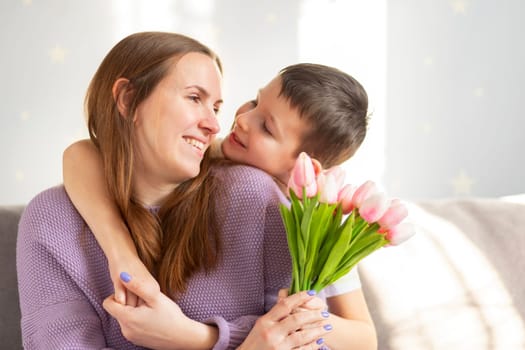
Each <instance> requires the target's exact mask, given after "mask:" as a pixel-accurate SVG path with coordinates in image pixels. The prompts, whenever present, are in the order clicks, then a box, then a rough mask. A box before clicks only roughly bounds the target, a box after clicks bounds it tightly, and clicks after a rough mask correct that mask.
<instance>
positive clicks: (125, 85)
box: [111, 78, 133, 118]
mask: <svg viewBox="0 0 525 350" xmlns="http://www.w3.org/2000/svg"><path fill="white" fill-rule="evenodd" d="M111 92H112V93H113V100H115V103H116V105H117V109H118V111H119V113H120V115H121V116H123V117H124V118H127V117H128V114H129V108H130V103H131V99H132V97H133V89H132V86H131V84H130V82H129V80H128V79H126V78H118V79H117V80H116V81H115V83H114V84H113V88H112V89H111Z"/></svg>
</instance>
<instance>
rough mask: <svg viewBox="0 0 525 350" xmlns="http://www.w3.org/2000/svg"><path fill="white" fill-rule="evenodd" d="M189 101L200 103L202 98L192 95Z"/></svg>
mask: <svg viewBox="0 0 525 350" xmlns="http://www.w3.org/2000/svg"><path fill="white" fill-rule="evenodd" d="M189 99H190V100H192V101H193V102H199V101H200V100H201V98H200V97H199V96H198V95H190V96H189Z"/></svg>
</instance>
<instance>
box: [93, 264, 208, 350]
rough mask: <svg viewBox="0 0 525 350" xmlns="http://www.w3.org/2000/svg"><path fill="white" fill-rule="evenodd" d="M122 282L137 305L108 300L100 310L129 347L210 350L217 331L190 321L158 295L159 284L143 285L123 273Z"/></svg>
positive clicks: (177, 308) (141, 282) (160, 294)
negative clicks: (117, 328) (106, 315)
mask: <svg viewBox="0 0 525 350" xmlns="http://www.w3.org/2000/svg"><path fill="white" fill-rule="evenodd" d="M121 279H122V282H123V285H124V286H125V287H126V289H129V291H130V292H132V293H133V294H134V295H136V296H137V297H138V299H139V302H138V305H137V306H136V307H135V306H129V305H122V304H120V303H119V302H117V301H116V300H115V298H114V297H113V296H110V297H108V298H106V299H105V300H104V303H103V306H104V309H105V310H106V311H107V312H108V313H109V314H111V316H113V317H114V318H115V319H116V320H117V321H118V323H119V325H120V328H121V330H122V334H123V335H124V337H125V338H126V339H128V340H129V341H131V342H132V343H134V344H136V345H140V346H143V347H147V348H151V349H157V350H162V349H211V348H212V347H213V345H214V344H215V343H216V342H217V339H218V330H217V328H215V327H213V326H208V325H205V324H202V323H200V322H196V321H193V320H191V319H189V318H188V317H187V316H186V315H184V314H183V313H182V311H181V309H180V307H179V306H178V305H177V304H176V303H175V302H174V301H173V300H171V299H170V298H168V297H167V296H166V295H164V294H163V293H161V291H160V288H159V287H158V284H156V285H153V284H151V283H144V281H143V280H141V279H140V278H137V277H135V276H131V275H129V274H128V273H125V272H124V273H122V274H121Z"/></svg>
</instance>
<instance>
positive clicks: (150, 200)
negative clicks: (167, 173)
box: [133, 177, 178, 207]
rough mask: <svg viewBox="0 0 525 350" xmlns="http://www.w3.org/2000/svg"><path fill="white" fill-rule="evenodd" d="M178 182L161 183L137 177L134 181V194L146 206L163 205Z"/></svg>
mask: <svg viewBox="0 0 525 350" xmlns="http://www.w3.org/2000/svg"><path fill="white" fill-rule="evenodd" d="M177 186H178V184H159V183H153V182H151V181H148V180H147V179H145V178H143V177H136V178H135V180H134V181H133V195H134V197H135V198H137V200H138V201H139V202H140V203H141V204H142V205H144V206H146V207H156V206H161V205H162V203H164V201H165V200H166V198H168V196H169V195H170V193H171V192H173V190H174V189H175V188H176V187H177Z"/></svg>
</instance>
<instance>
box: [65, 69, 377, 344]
mask: <svg viewBox="0 0 525 350" xmlns="http://www.w3.org/2000/svg"><path fill="white" fill-rule="evenodd" d="M367 108H368V98H367V95H366V92H365V90H364V89H363V87H362V86H361V85H360V84H359V83H358V82H357V81H356V80H355V79H353V78H352V77H350V76H349V75H347V74H345V73H343V72H341V71H338V70H336V69H334V68H331V67H326V66H322V65H315V64H298V65H293V66H289V67H287V68H285V69H283V70H282V71H281V72H280V73H279V75H278V76H277V77H275V78H274V79H273V80H272V81H271V82H270V83H269V84H268V85H267V86H265V87H264V88H262V89H261V90H260V91H259V93H258V95H257V98H256V99H255V100H254V101H250V102H248V103H246V104H244V105H243V106H241V107H240V108H239V110H238V111H237V113H236V118H235V123H234V125H233V127H232V130H231V132H230V134H229V135H228V136H227V137H226V138H225V139H224V140H223V141H222V142H218V143H216V144H215V145H214V146H212V150H211V151H212V153H214V155H215V156H221V154H222V155H223V156H224V157H225V158H227V159H229V160H232V161H234V162H237V163H243V164H248V165H251V166H254V167H257V168H259V169H261V170H264V171H265V172H267V173H268V174H269V175H271V176H272V177H273V178H274V179H275V181H276V182H277V183H278V184H279V186H280V188H281V189H282V190H283V191H284V190H285V189H286V184H287V182H288V178H289V176H290V172H291V170H292V168H293V166H294V164H295V160H296V158H297V156H298V154H299V153H300V152H301V151H304V152H307V153H308V154H309V155H310V156H311V157H312V158H315V159H317V160H319V161H320V163H321V165H322V166H323V167H324V168H328V167H331V166H333V165H336V164H340V163H342V162H343V161H345V160H347V159H349V158H350V157H351V156H352V155H353V154H354V153H355V151H356V150H357V149H358V148H359V146H360V145H361V143H362V141H363V139H364V137H365V135H366V128H367ZM78 174H82V175H83V176H82V177H80V176H75V175H78ZM101 174H102V165H101V161H100V160H99V159H98V157H97V150H96V149H95V148H94V146H93V145H91V144H90V143H89V142H86V141H81V142H80V143H76V144H74V145H72V146H70V147H69V148H68V149H67V150H66V152H65V153H64V184H65V186H66V189H67V192H68V194H69V195H70V197H71V199H72V201H73V203H74V204H75V206H76V207H77V209H78V210H79V212H80V213H81V214H82V216H83V217H84V218H85V219H86V221H87V222H88V224H89V225H90V227H91V229H92V231H93V232H94V233H95V236H96V238H97V240H98V241H99V242H100V245H101V247H102V249H103V250H104V252H105V253H106V255H107V256H108V261H109V265H110V271H111V275H112V279H113V281H114V284H115V298H116V299H117V300H119V301H120V302H122V303H127V304H135V303H136V297H135V296H134V295H133V294H131V293H128V294H127V297H126V295H125V293H126V289H125V287H124V285H123V284H122V282H121V281H120V280H119V277H118V276H119V274H120V272H121V271H123V270H126V271H130V272H131V273H132V275H133V276H138V275H145V272H144V270H145V269H144V267H143V265H142V263H141V262H140V260H139V259H137V257H136V251H135V248H134V246H133V244H132V243H131V240H130V239H129V232H128V230H127V228H126V227H125V225H124V224H123V222H122V220H121V219H120V214H119V213H118V210H117V209H116V208H115V206H114V205H113V204H112V203H111V201H110V200H108V199H107V198H108V197H107V196H106V195H105V187H104V182H103V179H102V176H101ZM246 211H247V212H249V208H247V209H246ZM283 234H284V232H283ZM122 267H125V269H122ZM325 292H326V294H327V295H326V296H327V297H328V298H327V304H328V306H329V311H330V312H331V313H332V319H331V322H332V324H334V330H333V331H332V332H331V333H330V334H329V335H327V337H326V338H327V340H326V342H327V344H330V346H332V347H334V348H337V347H338V346H340V347H344V348H348V347H356V348H368V347H370V348H374V347H375V331H374V328H373V324H372V321H371V318H370V315H369V313H368V309H367V306H366V302H365V300H364V297H363V295H362V292H361V290H360V285H359V280H358V277H357V275H356V272H355V271H352V272H351V273H350V274H349V275H348V276H346V277H344V278H343V279H342V280H339V281H337V282H336V283H335V284H334V285H333V286H330V287H328V288H327V290H325Z"/></svg>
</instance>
